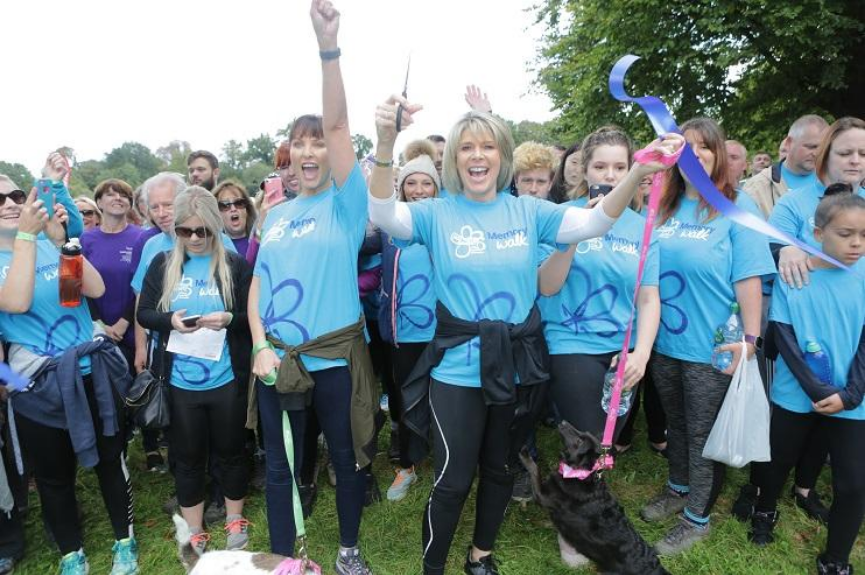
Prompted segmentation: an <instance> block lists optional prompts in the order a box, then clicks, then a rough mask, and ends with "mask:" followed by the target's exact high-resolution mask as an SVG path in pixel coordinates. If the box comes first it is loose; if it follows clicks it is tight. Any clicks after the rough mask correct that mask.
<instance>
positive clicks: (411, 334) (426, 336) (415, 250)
mask: <svg viewBox="0 0 865 575" xmlns="http://www.w3.org/2000/svg"><path fill="white" fill-rule="evenodd" d="M397 271H398V273H397V279H396V328H397V333H396V341H397V343H420V342H425V341H431V340H432V338H433V336H434V335H435V330H436V316H435V308H436V291H435V286H434V285H433V275H434V274H433V264H432V260H431V259H430V254H429V250H427V248H426V246H422V245H420V244H412V245H410V246H407V247H405V248H403V249H401V250H400V252H399V263H398V264H397ZM382 287H383V288H384V289H385V290H386V291H387V292H390V289H391V286H382ZM389 304H390V300H388V299H382V305H389Z"/></svg>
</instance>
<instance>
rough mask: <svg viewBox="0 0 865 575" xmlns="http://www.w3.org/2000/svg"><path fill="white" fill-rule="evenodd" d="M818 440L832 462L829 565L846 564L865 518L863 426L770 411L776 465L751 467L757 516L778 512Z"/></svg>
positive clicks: (789, 412) (841, 420)
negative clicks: (757, 490)
mask: <svg viewBox="0 0 865 575" xmlns="http://www.w3.org/2000/svg"><path fill="white" fill-rule="evenodd" d="M814 437H818V438H819V439H820V440H821V441H822V442H825V444H826V445H828V447H829V454H830V455H831V457H832V492H833V497H832V508H831V509H830V510H829V537H828V539H827V541H826V559H827V560H828V561H834V562H836V563H841V564H845V563H847V562H848V561H849V558H850V550H851V549H852V548H853V544H854V543H855V541H856V536H857V535H858V533H859V527H860V526H861V525H862V518H863V516H865V458H863V457H862V445H863V444H865V421H858V420H853V419H842V418H840V417H826V416H824V415H820V414H817V413H793V412H792V411H787V410H786V409H782V408H780V407H778V406H777V405H774V406H773V410H772V427H771V443H772V461H771V462H769V463H758V464H753V469H754V473H755V474H756V475H757V478H758V484H759V485H760V497H759V499H758V500H757V511H774V510H775V508H776V507H777V505H778V498H779V497H780V496H781V491H782V489H783V488H784V483H785V482H786V481H787V476H788V475H789V474H790V470H791V469H792V468H793V466H794V465H796V462H797V461H798V460H799V456H800V455H801V454H802V450H803V449H805V447H806V446H807V445H808V444H809V441H811V440H812V439H813V438H814Z"/></svg>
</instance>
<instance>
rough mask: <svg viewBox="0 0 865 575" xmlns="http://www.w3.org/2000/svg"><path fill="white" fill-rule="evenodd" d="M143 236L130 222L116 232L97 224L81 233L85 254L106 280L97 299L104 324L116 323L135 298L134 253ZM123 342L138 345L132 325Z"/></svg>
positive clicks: (96, 302) (97, 306) (103, 279)
mask: <svg viewBox="0 0 865 575" xmlns="http://www.w3.org/2000/svg"><path fill="white" fill-rule="evenodd" d="M157 231H158V228H157ZM142 235H144V234H143V233H142V230H141V228H139V227H138V226H133V225H128V226H126V229H124V230H123V231H122V232H119V233H116V234H106V233H105V232H103V231H102V229H101V228H98V227H97V228H93V229H92V230H88V231H86V232H84V235H82V236H81V247H82V252H83V254H84V257H86V258H87V260H88V261H89V262H90V263H91V264H93V267H94V268H96V271H98V272H99V274H100V275H101V276H102V281H104V282H105V294H104V295H103V296H102V297H100V298H98V299H96V300H94V304H95V305H96V309H97V310H99V317H100V319H101V320H102V322H103V323H104V324H105V325H113V324H115V323H116V322H117V320H119V319H120V318H121V317H123V316H124V315H126V311H127V310H128V309H129V308H130V306H131V305H132V304H133V302H134V301H135V293H134V292H133V291H132V286H130V282H131V281H132V274H133V273H134V272H135V268H134V267H133V266H132V255H133V248H134V247H135V245H136V243H137V240H138V239H139V238H140V237H141V236H142ZM139 257H140V255H139ZM123 344H124V345H125V346H128V347H131V348H134V347H135V330H134V329H133V327H132V326H131V325H130V326H129V328H128V329H127V330H126V334H125V335H124V336H123Z"/></svg>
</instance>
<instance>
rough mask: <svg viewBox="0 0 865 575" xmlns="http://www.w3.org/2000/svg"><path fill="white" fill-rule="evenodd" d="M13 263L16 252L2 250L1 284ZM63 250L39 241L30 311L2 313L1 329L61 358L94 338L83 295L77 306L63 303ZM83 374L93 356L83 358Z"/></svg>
mask: <svg viewBox="0 0 865 575" xmlns="http://www.w3.org/2000/svg"><path fill="white" fill-rule="evenodd" d="M11 262H12V252H11V251H6V250H0V285H2V284H4V283H6V274H7V273H8V272H9V265H10V264H11ZM59 275H60V250H58V249H57V248H56V247H55V246H54V244H52V243H51V241H49V240H38V241H37V242H36V279H35V284H34V292H33V303H32V305H31V306H30V309H29V310H28V311H27V312H26V313H16V314H11V313H6V312H0V332H2V333H3V337H4V339H5V340H6V341H8V342H9V343H17V344H21V345H23V346H24V347H25V348H27V349H28V350H29V351H32V352H33V353H36V354H38V355H42V356H50V357H57V356H59V355H62V354H63V353H64V352H65V351H66V350H67V349H69V348H72V347H75V346H77V345H80V344H82V343H85V342H88V341H90V340H91V339H92V338H93V320H92V319H91V318H90V309H89V308H88V307H87V303H86V302H85V301H84V297H83V296H82V298H81V305H79V306H77V307H63V306H61V305H60V285H59ZM80 364H81V368H82V373H84V374H87V373H90V358H89V357H84V358H82V359H81V361H80Z"/></svg>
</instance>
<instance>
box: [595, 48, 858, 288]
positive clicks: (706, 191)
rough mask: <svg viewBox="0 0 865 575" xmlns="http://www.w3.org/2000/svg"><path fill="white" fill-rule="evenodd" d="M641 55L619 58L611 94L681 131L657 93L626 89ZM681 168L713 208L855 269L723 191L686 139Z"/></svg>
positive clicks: (659, 124)
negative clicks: (637, 93)
mask: <svg viewBox="0 0 865 575" xmlns="http://www.w3.org/2000/svg"><path fill="white" fill-rule="evenodd" d="M639 59H640V58H639V57H638V56H634V55H632V54H628V55H627V56H624V57H622V58H621V59H620V60H619V61H618V62H616V64H615V66H613V69H612V71H610V94H612V95H613V97H614V98H615V99H617V100H619V101H620V102H633V103H635V104H637V105H638V106H640V107H641V108H642V109H643V111H644V112H645V113H646V116H648V118H649V122H651V123H652V127H653V128H654V129H655V132H657V133H658V135H659V136H662V135H664V134H667V133H670V132H676V133H679V132H680V130H679V126H678V125H677V124H676V120H675V119H673V115H672V114H671V113H670V110H669V108H667V105H666V104H664V102H663V101H662V100H661V99H660V98H656V97H655V96H642V97H640V98H633V97H631V96H629V95H628V93H627V92H626V91H625V74H627V72H628V68H630V67H631V64H633V63H634V62H636V61H637V60H639ZM679 169H680V170H681V172H682V173H683V174H684V175H685V176H686V177H687V178H688V181H690V182H691V184H693V185H694V187H695V188H696V189H697V191H698V192H699V193H700V195H701V196H703V198H705V200H706V201H707V202H709V204H710V205H711V206H712V207H713V208H715V209H716V210H718V212H719V213H720V214H722V215H724V216H725V217H727V218H729V219H730V220H732V221H734V222H735V223H737V224H739V225H741V226H745V227H746V228H750V229H752V230H755V231H757V232H760V233H761V234H764V235H767V236H769V237H770V238H773V239H776V240H778V241H779V242H781V243H784V244H789V245H792V246H796V247H797V248H799V249H801V250H804V251H806V252H807V253H809V254H811V255H813V256H815V257H818V258H820V259H821V260H824V261H826V262H829V263H830V264H832V265H834V266H837V267H839V268H842V269H845V270H847V271H852V270H851V269H850V268H848V267H847V266H845V265H844V264H842V263H841V262H839V261H836V260H835V259H834V258H831V257H829V256H827V255H826V254H824V253H823V252H821V251H820V250H818V249H816V248H813V247H811V246H809V245H808V244H806V243H804V242H801V241H799V240H798V239H796V238H794V237H792V236H790V235H787V234H785V233H784V232H782V231H781V230H779V229H777V228H776V227H774V226H772V225H770V224H769V223H768V222H767V221H766V220H764V219H763V218H760V217H758V216H755V215H754V214H752V213H750V212H746V211H745V210H743V209H742V208H740V207H739V206H737V205H736V204H734V203H733V202H731V201H730V200H728V199H727V198H726V197H725V196H724V194H722V193H721V192H720V191H719V190H718V188H716V187H715V183H714V182H712V180H711V178H709V175H708V174H706V170H704V169H703V166H702V165H701V164H700V160H698V159H697V156H696V155H695V154H694V151H693V150H692V149H691V146H690V145H688V144H687V143H686V144H685V149H684V150H683V151H682V156H681V157H680V158H679Z"/></svg>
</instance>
